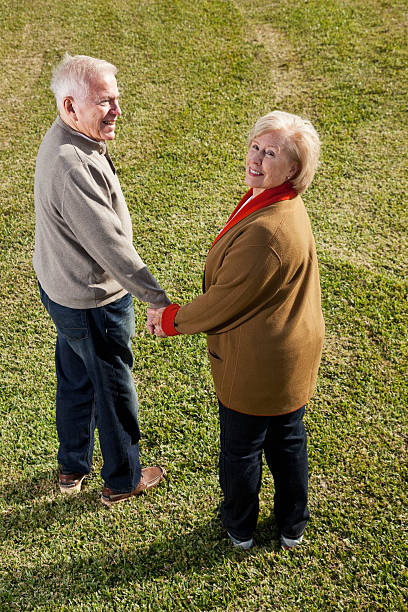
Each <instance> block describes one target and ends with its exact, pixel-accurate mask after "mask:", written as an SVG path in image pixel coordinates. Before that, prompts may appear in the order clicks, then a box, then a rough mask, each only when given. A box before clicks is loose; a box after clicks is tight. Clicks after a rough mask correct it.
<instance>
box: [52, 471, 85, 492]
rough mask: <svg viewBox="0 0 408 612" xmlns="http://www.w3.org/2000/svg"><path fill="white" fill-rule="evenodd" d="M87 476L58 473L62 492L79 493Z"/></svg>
mask: <svg viewBox="0 0 408 612" xmlns="http://www.w3.org/2000/svg"><path fill="white" fill-rule="evenodd" d="M85 476H87V474H78V473H74V474H62V473H61V472H60V473H59V474H58V480H59V488H60V491H61V493H67V494H68V495H71V494H72V493H79V491H80V490H81V486H82V481H83V479H84V478H85Z"/></svg>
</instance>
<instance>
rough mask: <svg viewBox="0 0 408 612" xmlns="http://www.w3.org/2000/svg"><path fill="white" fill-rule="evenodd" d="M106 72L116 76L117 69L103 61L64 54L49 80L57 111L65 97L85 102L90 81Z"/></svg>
mask: <svg viewBox="0 0 408 612" xmlns="http://www.w3.org/2000/svg"><path fill="white" fill-rule="evenodd" d="M106 72H110V73H112V74H116V73H117V68H116V66H114V65H113V64H110V63H109V62H106V61H105V60H100V59H96V58H94V57H89V56H88V55H69V53H66V54H65V56H64V58H63V60H62V61H61V62H60V63H59V64H58V66H56V67H55V68H54V71H53V73H52V79H51V89H52V91H53V93H54V96H55V100H56V102H57V107H58V109H59V110H60V109H61V107H62V102H63V100H64V98H66V97H67V96H72V97H73V98H74V99H76V100H86V98H87V97H88V94H89V88H90V85H91V83H92V81H94V80H95V79H96V78H97V77H100V76H101V75H103V74H105V73H106Z"/></svg>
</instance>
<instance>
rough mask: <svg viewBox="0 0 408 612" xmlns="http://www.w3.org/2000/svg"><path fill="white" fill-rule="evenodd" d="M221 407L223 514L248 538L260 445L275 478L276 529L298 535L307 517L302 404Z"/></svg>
mask: <svg viewBox="0 0 408 612" xmlns="http://www.w3.org/2000/svg"><path fill="white" fill-rule="evenodd" d="M219 413H220V434H221V435H220V439H221V452H220V463H219V469H220V485H221V489H222V492H223V494H224V501H223V503H222V505H221V518H222V522H223V525H224V527H225V529H226V530H227V531H228V532H229V533H230V534H231V535H232V536H233V537H235V538H237V539H238V540H249V539H250V538H252V536H253V533H254V531H255V527H256V523H257V520H258V513H259V497H258V494H259V490H260V488H261V477H262V451H263V452H264V453H265V459H266V462H267V464H268V466H269V469H270V470H271V472H272V476H273V480H274V484H275V497H274V512H275V517H276V522H277V525H278V528H279V530H280V533H281V534H283V535H284V536H286V537H287V538H297V537H299V536H300V535H301V534H302V533H303V531H304V530H305V527H306V523H307V521H308V520H309V510H308V506H307V497H308V460H307V438H306V430H305V426H304V424H303V416H304V413H305V407H304V406H303V407H302V408H299V410H296V411H295V412H291V413H289V414H284V415H280V416H265V417H264V416H254V415H250V414H242V413H241V412H236V411H235V410H230V409H229V408H226V407H225V406H223V405H222V404H221V402H219Z"/></svg>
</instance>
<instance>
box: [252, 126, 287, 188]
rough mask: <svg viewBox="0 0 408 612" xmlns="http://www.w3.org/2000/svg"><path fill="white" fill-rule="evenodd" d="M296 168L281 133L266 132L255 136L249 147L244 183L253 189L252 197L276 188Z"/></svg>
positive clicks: (276, 131)
mask: <svg viewBox="0 0 408 612" xmlns="http://www.w3.org/2000/svg"><path fill="white" fill-rule="evenodd" d="M297 168H298V166H297V163H296V162H293V161H292V160H291V159H290V157H289V155H288V152H287V149H286V146H285V136H284V134H283V132H282V131H279V130H275V131H273V132H267V133H266V134H261V135H260V136H256V137H255V138H254V139H253V140H252V142H251V144H250V146H249V150H248V153H247V156H246V173H245V182H246V184H247V185H248V186H249V187H253V190H254V195H259V194H260V193H261V192H262V191H264V190H265V189H271V188H272V187H277V186H278V185H281V184H282V183H284V182H285V181H287V180H288V179H290V178H291V177H292V176H294V175H295V174H296V171H297Z"/></svg>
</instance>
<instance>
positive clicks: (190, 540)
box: [2, 471, 279, 606]
mask: <svg viewBox="0 0 408 612" xmlns="http://www.w3.org/2000/svg"><path fill="white" fill-rule="evenodd" d="M91 477H92V476H91ZM96 478H97V474H95V479H96ZM55 483H56V473H55V471H52V472H51V471H50V472H45V473H43V474H42V475H40V476H39V477H38V478H35V479H34V480H31V481H30V480H26V481H20V482H19V483H15V484H13V485H10V486H9V489H8V491H6V494H7V495H8V496H9V497H10V499H9V501H10V507H9V510H8V511H6V512H3V514H2V523H3V524H2V531H3V533H5V534H7V536H8V539H14V537H16V538H17V539H19V537H20V539H21V534H22V533H23V532H29V533H35V532H36V530H37V529H42V530H43V531H44V530H45V532H46V531H47V530H49V532H50V538H49V540H48V539H47V541H48V542H49V546H50V547H52V546H54V544H53V543H52V537H54V538H58V528H59V525H61V529H63V526H64V524H70V523H72V522H75V517H77V516H78V515H80V514H83V513H93V514H95V519H96V521H97V522H98V524H99V526H98V530H97V532H96V533H95V532H94V533H93V535H92V536H90V535H88V534H82V535H81V542H82V543H83V539H84V538H85V539H86V538H90V539H91V540H94V539H95V538H100V540H101V546H98V547H97V550H98V553H97V554H95V553H94V552H87V551H89V548H90V547H87V546H80V547H79V548H78V549H76V547H75V546H72V547H71V546H70V547H69V549H70V550H71V551H77V552H75V553H74V554H72V552H71V553H70V554H71V556H70V557H68V558H67V556H66V555H64V556H63V555H61V554H59V553H58V556H60V557H63V558H64V560H63V561H62V562H61V561H51V562H49V561H45V562H38V563H37V564H36V563H35V562H34V563H31V562H30V564H29V565H30V567H29V575H28V577H27V576H26V572H25V571H24V569H25V568H23V567H21V568H20V569H21V571H19V572H13V574H11V573H10V574H9V575H8V576H5V579H4V580H3V585H2V586H3V588H4V589H5V590H6V592H8V593H9V594H11V593H13V594H14V595H15V596H19V597H21V595H22V594H24V599H25V600H26V602H27V603H28V602H29V603H30V606H35V605H40V604H41V603H43V602H44V597H45V596H49V597H50V598H52V601H53V603H54V605H57V604H61V605H62V604H64V603H66V602H67V601H68V600H69V598H70V597H72V592H73V589H75V590H76V589H77V587H78V585H80V584H86V591H87V592H88V593H89V591H91V592H96V591H99V590H103V589H104V588H111V587H120V585H126V584H128V583H129V581H134V580H135V581H139V582H144V581H146V580H149V579H160V578H166V579H171V577H172V576H176V575H177V574H182V575H183V576H188V575H190V574H194V573H195V572H196V571H198V570H199V571H202V572H203V573H205V574H206V573H211V568H214V567H216V566H218V565H220V564H222V563H224V561H225V559H232V560H234V559H235V560H237V559H239V558H244V557H245V556H246V555H256V554H257V553H259V552H262V551H263V552H265V551H268V552H270V553H274V552H277V551H278V550H279V542H278V531H277V527H276V523H275V519H274V516H273V515H271V516H268V517H261V519H260V521H259V523H258V527H257V530H256V533H255V547H254V548H253V549H252V550H251V551H241V550H239V549H234V548H233V547H232V545H231V542H230V541H229V539H228V537H227V536H226V533H225V530H224V529H223V527H222V525H221V522H220V520H219V517H218V512H217V509H216V508H215V507H214V510H213V511H212V512H211V513H210V514H208V515H207V516H202V517H201V520H200V519H198V524H195V525H193V526H189V525H188V524H178V525H174V532H171V533H170V534H168V533H167V534H166V535H163V533H158V535H157V537H155V536H154V531H153V532H152V525H151V524H150V525H149V529H148V533H149V538H148V539H146V542H143V540H141V541H140V538H139V542H140V543H138V544H136V545H132V543H131V542H127V541H126V536H124V539H123V540H122V541H118V540H115V541H114V542H111V545H109V540H108V539H107V537H106V533H105V534H104V533H103V524H104V522H105V520H106V514H105V513H108V515H109V514H110V513H112V512H113V513H115V510H116V509H115V508H111V509H106V508H104V507H103V506H102V505H101V504H100V502H99V500H98V499H97V497H96V492H95V490H94V489H95V488H92V486H88V487H85V488H84V490H83V491H82V492H81V494H80V495H75V496H72V497H71V496H70V497H69V498H67V496H60V495H55V491H56V484H55ZM50 490H53V491H54V495H53V496H51V495H50ZM3 492H4V491H3ZM29 492H30V493H29ZM30 495H31V497H30ZM142 499H143V498H141V499H140V502H141V503H142ZM32 500H35V502H33V503H32V504H27V503H25V505H23V506H22V507H21V506H16V502H17V504H18V502H19V501H25V502H27V501H32ZM126 503H129V504H132V503H136V504H137V503H138V502H137V501H136V500H133V501H129V502H126ZM198 510H199V509H198ZM97 515H99V516H97ZM135 516H136V520H137V514H136V515H135ZM115 518H116V517H115ZM104 519H105V520H104ZM117 520H118V519H117V518H116V521H117ZM119 521H120V518H119ZM107 530H109V526H107ZM114 531H115V532H116V530H114ZM64 537H66V531H65V532H64ZM46 546H47V545H46ZM57 548H58V547H57ZM92 548H93V550H95V547H92ZM67 552H68V551H67ZM38 556H39V557H41V555H38ZM56 556H57V555H56ZM44 558H45V559H49V558H50V555H49V554H48V555H45V557H44ZM272 559H273V556H272V557H271V562H273V561H272ZM33 576H35V577H36V580H33ZM87 576H91V577H92V580H89V581H88V580H87V579H86V577H87ZM37 581H38V582H39V583H40V584H41V588H40V589H38V588H37V584H36V582H37Z"/></svg>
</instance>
